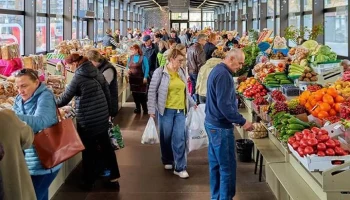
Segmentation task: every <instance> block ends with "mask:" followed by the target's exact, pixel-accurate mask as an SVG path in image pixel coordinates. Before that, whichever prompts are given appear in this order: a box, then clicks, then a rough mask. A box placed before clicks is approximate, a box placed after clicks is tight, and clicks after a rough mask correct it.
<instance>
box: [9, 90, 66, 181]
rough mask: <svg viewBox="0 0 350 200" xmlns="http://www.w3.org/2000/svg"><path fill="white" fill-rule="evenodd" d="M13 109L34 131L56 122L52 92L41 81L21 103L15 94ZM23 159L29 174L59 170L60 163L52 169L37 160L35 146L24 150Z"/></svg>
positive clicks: (20, 98)
mask: <svg viewBox="0 0 350 200" xmlns="http://www.w3.org/2000/svg"><path fill="white" fill-rule="evenodd" d="M13 111H14V112H15V113H16V115H17V116H18V118H20V119H21V120H22V121H24V122H26V123H27V124H28V125H29V126H30V127H31V128H32V129H33V132H34V133H38V132H39V131H41V130H43V129H45V128H49V127H51V126H52V125H54V124H56V123H57V113H56V103H55V97H54V95H53V93H52V92H51V91H50V90H49V89H48V88H47V87H46V86H45V85H44V84H43V83H41V84H40V86H39V87H38V89H36V91H35V92H34V94H33V96H32V97H31V98H30V99H28V100H27V101H26V102H24V103H23V101H22V97H21V96H20V95H17V97H16V99H15V104H14V106H13ZM24 152H25V160H26V163H27V166H28V169H29V173H30V175H45V174H50V173H52V172H55V171H57V170H59V169H60V168H61V166H62V164H60V165H57V166H56V167H54V168H52V169H45V168H44V167H43V166H42V165H41V162H40V160H39V157H38V155H37V153H36V150H35V147H34V146H31V147H30V148H29V149H26V150H24Z"/></svg>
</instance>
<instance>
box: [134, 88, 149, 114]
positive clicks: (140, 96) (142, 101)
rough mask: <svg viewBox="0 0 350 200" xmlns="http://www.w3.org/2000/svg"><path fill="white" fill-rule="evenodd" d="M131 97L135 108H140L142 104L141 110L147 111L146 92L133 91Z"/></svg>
mask: <svg viewBox="0 0 350 200" xmlns="http://www.w3.org/2000/svg"><path fill="white" fill-rule="evenodd" d="M132 97H133V98H134V102H135V104H136V109H139V110H141V106H142V109H143V111H147V93H139V92H133V93H132Z"/></svg>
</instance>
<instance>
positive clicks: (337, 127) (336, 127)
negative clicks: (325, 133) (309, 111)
mask: <svg viewBox="0 0 350 200" xmlns="http://www.w3.org/2000/svg"><path fill="white" fill-rule="evenodd" d="M341 126H342V125H341V124H338V125H336V126H334V129H339V128H340V127H341Z"/></svg>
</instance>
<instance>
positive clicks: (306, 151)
mask: <svg viewBox="0 0 350 200" xmlns="http://www.w3.org/2000/svg"><path fill="white" fill-rule="evenodd" d="M344 145H345V144H342V143H341V142H339V140H337V139H335V138H331V137H330V134H329V133H328V131H327V130H325V129H319V128H317V127H313V128H311V129H304V130H303V131H302V132H296V133H295V134H294V136H292V137H290V138H289V139H288V148H289V150H290V152H291V153H292V154H293V155H294V156H295V157H296V158H297V159H298V160H299V161H300V163H301V164H302V165H304V167H305V168H306V169H307V170H309V171H312V172H314V171H326V170H328V169H330V168H332V167H334V166H337V165H341V164H343V163H345V162H347V161H350V155H349V151H348V150H345V149H346V147H345V146H344ZM347 169H350V168H349V167H347Z"/></svg>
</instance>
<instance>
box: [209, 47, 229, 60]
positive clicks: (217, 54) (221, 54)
mask: <svg viewBox="0 0 350 200" xmlns="http://www.w3.org/2000/svg"><path fill="white" fill-rule="evenodd" d="M212 57H213V58H221V59H224V58H225V57H226V53H225V52H224V51H222V50H219V49H216V50H215V51H214V52H213V54H212Z"/></svg>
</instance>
